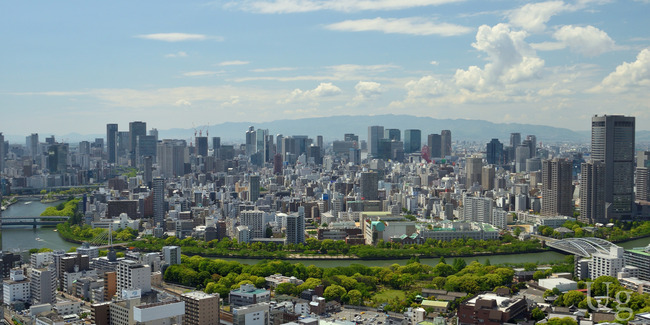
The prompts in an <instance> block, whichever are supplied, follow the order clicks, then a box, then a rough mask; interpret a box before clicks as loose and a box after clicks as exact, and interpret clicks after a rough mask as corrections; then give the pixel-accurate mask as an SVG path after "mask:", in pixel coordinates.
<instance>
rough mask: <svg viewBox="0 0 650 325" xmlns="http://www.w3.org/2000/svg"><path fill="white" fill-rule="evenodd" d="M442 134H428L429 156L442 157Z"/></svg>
mask: <svg viewBox="0 0 650 325" xmlns="http://www.w3.org/2000/svg"><path fill="white" fill-rule="evenodd" d="M441 141H442V140H441V137H440V134H429V135H428V136H427V146H429V157H431V158H440V157H441V156H442V151H441V150H442V143H441Z"/></svg>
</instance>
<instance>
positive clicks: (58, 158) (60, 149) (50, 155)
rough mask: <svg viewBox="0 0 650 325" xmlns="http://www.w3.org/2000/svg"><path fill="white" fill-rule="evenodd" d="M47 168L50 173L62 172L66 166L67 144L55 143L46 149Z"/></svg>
mask: <svg viewBox="0 0 650 325" xmlns="http://www.w3.org/2000/svg"><path fill="white" fill-rule="evenodd" d="M47 168H48V169H49V170H50V173H52V174H57V173H64V172H65V171H66V169H67V168H68V144H66V143H55V144H53V145H51V146H50V147H49V148H48V150H47Z"/></svg>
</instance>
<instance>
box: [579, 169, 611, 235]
mask: <svg viewBox="0 0 650 325" xmlns="http://www.w3.org/2000/svg"><path fill="white" fill-rule="evenodd" d="M605 209H606V204H605V164H603V163H601V162H599V161H592V162H587V163H582V165H581V170H580V217H578V220H580V221H582V222H585V223H590V224H594V223H598V222H599V223H607V215H606V211H605Z"/></svg>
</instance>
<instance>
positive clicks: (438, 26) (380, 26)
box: [325, 17, 472, 36]
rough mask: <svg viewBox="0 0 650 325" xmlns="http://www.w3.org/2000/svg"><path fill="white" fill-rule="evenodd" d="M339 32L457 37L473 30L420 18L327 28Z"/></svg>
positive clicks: (365, 21) (345, 23)
mask: <svg viewBox="0 0 650 325" xmlns="http://www.w3.org/2000/svg"><path fill="white" fill-rule="evenodd" d="M325 28H327V29H330V30H337V31H350V32H367V31H378V32H383V33H386V34H408V35H440V36H456V35H463V34H467V33H469V32H471V31H472V29H471V28H469V27H465V26H461V25H455V24H450V23H438V22H434V21H431V20H427V19H424V18H420V17H409V18H381V17H377V18H374V19H359V20H345V21H342V22H338V23H334V24H330V25H327V26H325Z"/></svg>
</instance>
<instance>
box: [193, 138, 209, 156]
mask: <svg viewBox="0 0 650 325" xmlns="http://www.w3.org/2000/svg"><path fill="white" fill-rule="evenodd" d="M195 142H196V155H197V156H203V157H207V156H208V137H196V138H195Z"/></svg>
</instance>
